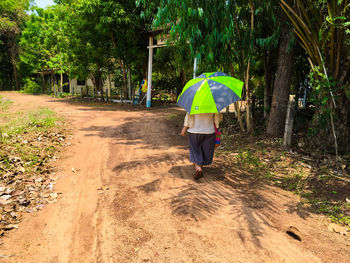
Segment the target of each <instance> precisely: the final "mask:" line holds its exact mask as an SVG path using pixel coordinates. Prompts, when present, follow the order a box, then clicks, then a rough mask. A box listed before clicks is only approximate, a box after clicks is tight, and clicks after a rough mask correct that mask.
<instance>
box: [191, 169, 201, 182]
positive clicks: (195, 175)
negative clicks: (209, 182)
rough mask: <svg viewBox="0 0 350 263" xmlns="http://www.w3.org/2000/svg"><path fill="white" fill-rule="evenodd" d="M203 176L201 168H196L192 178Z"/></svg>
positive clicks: (196, 178)
mask: <svg viewBox="0 0 350 263" xmlns="http://www.w3.org/2000/svg"><path fill="white" fill-rule="evenodd" d="M202 177H203V171H202V170H196V173H195V174H194V176H193V178H194V180H198V179H200V178H202Z"/></svg>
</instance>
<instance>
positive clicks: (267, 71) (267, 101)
mask: <svg viewBox="0 0 350 263" xmlns="http://www.w3.org/2000/svg"><path fill="white" fill-rule="evenodd" d="M268 55H269V54H268V52H267V51H265V52H264V76H265V88H264V118H267V116H269V113H270V109H271V98H272V94H271V93H272V85H271V84H272V74H271V73H272V70H271V63H269V62H270V61H271V60H269V57H268Z"/></svg>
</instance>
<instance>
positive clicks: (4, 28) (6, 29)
mask: <svg viewBox="0 0 350 263" xmlns="http://www.w3.org/2000/svg"><path fill="white" fill-rule="evenodd" d="M29 4H30V0H18V1H16V0H5V1H0V52H1V53H2V55H1V56H0V58H1V59H2V60H3V61H1V64H2V65H4V64H10V65H11V66H12V72H11V73H10V72H8V73H7V75H5V76H0V77H1V78H2V81H4V80H3V79H12V76H13V78H14V79H15V87H16V89H17V90H18V89H19V80H18V72H17V55H18V46H17V36H18V34H19V33H20V31H21V26H22V23H23V21H24V19H25V18H26V13H25V11H26V10H28V8H29ZM6 53H7V54H6ZM5 72H6V71H5ZM5 72H2V73H5ZM5 74H6V73H5ZM12 74H13V75H12ZM8 84H9V85H11V83H9V82H8Z"/></svg>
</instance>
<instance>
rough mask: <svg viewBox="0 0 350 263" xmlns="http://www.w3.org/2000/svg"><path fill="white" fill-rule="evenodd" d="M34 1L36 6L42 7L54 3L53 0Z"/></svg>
mask: <svg viewBox="0 0 350 263" xmlns="http://www.w3.org/2000/svg"><path fill="white" fill-rule="evenodd" d="M34 2H35V3H36V5H37V6H38V7H42V8H45V7H47V6H48V5H53V4H54V2H53V0H35V1H34Z"/></svg>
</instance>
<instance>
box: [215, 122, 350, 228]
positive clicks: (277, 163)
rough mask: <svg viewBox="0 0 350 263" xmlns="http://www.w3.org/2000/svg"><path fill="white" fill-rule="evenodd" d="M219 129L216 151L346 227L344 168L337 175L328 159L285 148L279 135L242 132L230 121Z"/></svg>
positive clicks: (349, 211) (349, 218) (349, 209)
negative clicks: (273, 136) (276, 136)
mask: <svg viewBox="0 0 350 263" xmlns="http://www.w3.org/2000/svg"><path fill="white" fill-rule="evenodd" d="M224 124H225V123H224ZM227 127H229V128H230V129H231V130H228V128H227ZM221 130H222V132H223V140H222V143H221V144H222V146H221V149H220V150H219V151H218V152H217V153H216V154H217V155H219V156H220V155H221V156H224V157H225V159H226V160H227V161H228V162H230V163H233V164H236V165H237V166H239V167H240V168H241V169H242V170H245V171H247V172H248V173H249V174H251V176H255V177H257V179H259V180H263V181H265V182H266V183H268V184H271V185H274V186H277V187H279V188H282V189H284V190H287V191H291V192H293V193H295V194H297V195H299V196H300V197H301V200H302V201H301V204H302V205H303V207H304V208H305V209H309V210H311V211H312V212H314V213H319V214H323V215H326V216H328V217H329V218H330V220H331V221H333V222H335V223H339V224H343V225H345V226H346V227H348V228H349V230H350V204H349V203H347V201H346V198H348V199H349V198H350V196H349V185H350V177H349V174H348V173H347V172H344V171H343V172H342V175H341V176H339V170H337V169H336V168H335V167H334V163H333V162H331V161H328V160H327V161H325V162H322V161H320V159H321V160H322V158H318V157H315V158H314V159H312V158H311V157H310V156H303V155H302V154H297V153H293V152H287V151H285V149H284V148H283V147H282V141H281V140H280V139H271V138H265V137H263V136H249V135H246V134H242V133H241V132H240V130H239V128H237V125H232V123H226V125H225V126H224V128H222V129H221Z"/></svg>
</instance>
